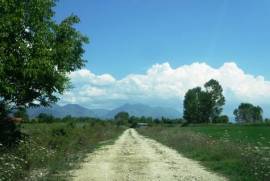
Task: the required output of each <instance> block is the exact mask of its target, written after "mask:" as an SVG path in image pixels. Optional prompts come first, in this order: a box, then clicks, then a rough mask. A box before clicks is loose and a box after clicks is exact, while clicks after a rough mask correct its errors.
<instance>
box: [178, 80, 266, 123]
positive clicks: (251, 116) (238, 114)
mask: <svg viewBox="0 0 270 181" xmlns="http://www.w3.org/2000/svg"><path fill="white" fill-rule="evenodd" d="M224 105H225V97H224V95H223V88H222V86H221V85H220V84H219V82H218V81H217V80H214V79H211V80H210V81H208V82H207V83H205V84H204V87H203V88H202V87H195V88H193V89H190V90H188V91H187V93H186V95H185V99H184V116H183V118H184V119H185V120H186V122H187V123H228V122H229V118H228V116H226V115H221V113H222V111H223V106H224ZM233 114H234V115H235V121H236V122H238V123H255V122H262V121H263V109H262V108H261V107H260V106H254V105H252V104H250V103H241V104H240V105H239V107H238V108H237V109H235V110H234V112H233Z"/></svg>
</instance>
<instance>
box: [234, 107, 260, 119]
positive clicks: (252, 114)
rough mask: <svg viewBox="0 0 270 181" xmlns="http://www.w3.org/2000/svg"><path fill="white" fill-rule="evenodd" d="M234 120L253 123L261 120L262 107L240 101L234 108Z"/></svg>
mask: <svg viewBox="0 0 270 181" xmlns="http://www.w3.org/2000/svg"><path fill="white" fill-rule="evenodd" d="M233 114H234V115H235V121H236V122H238V123H254V122H262V121H263V115H262V114H263V109H262V108H261V107H260V106H254V105H252V104H250V103H241V104H240V105H239V107H238V108H237V109H235V110H234V112H233Z"/></svg>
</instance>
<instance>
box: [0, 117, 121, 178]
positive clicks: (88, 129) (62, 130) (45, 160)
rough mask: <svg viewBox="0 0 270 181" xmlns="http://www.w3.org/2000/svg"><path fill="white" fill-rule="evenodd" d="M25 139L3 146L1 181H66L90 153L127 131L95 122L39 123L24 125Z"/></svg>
mask: <svg viewBox="0 0 270 181" xmlns="http://www.w3.org/2000/svg"><path fill="white" fill-rule="evenodd" d="M20 130H21V133H22V135H23V138H22V139H20V140H18V143H17V144H16V145H13V146H9V147H6V146H5V145H3V144H1V145H0V180H1V181H4V180H65V179H66V178H67V177H68V176H69V174H68V171H69V170H71V169H74V168H76V167H78V166H79V165H78V164H79V163H80V162H81V161H82V160H83V159H84V158H85V156H86V154H87V153H90V152H92V151H93V150H94V149H95V148H97V147H99V146H100V145H102V144H109V143H113V141H114V139H116V138H117V137H118V136H119V135H120V134H122V132H123V130H124V128H121V127H117V126H116V125H115V124H114V123H112V122H105V121H101V120H95V119H91V118H80V119H79V118H70V117H69V118H65V119H63V120H61V119H55V120H52V119H51V120H48V122H46V120H39V119H35V122H28V123H23V124H21V125H20Z"/></svg>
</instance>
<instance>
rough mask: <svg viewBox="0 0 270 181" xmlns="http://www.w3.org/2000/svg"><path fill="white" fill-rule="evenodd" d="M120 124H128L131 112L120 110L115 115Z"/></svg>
mask: <svg viewBox="0 0 270 181" xmlns="http://www.w3.org/2000/svg"><path fill="white" fill-rule="evenodd" d="M114 119H115V120H116V123H117V125H118V126H120V125H124V124H127V122H128V120H129V114H128V113H127V112H119V113H117V114H116V115H115V116H114Z"/></svg>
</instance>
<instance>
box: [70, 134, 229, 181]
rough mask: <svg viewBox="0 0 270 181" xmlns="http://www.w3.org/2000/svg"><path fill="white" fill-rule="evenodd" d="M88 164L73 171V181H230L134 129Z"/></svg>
mask: <svg viewBox="0 0 270 181" xmlns="http://www.w3.org/2000/svg"><path fill="white" fill-rule="evenodd" d="M85 161H86V162H84V163H82V167H81V169H78V170H75V171H73V172H72V175H73V176H74V177H73V178H72V179H73V180H80V181H91V180H95V181H151V180H152V181H158V180H161V181H163V180H164V181H174V180H198V181H202V180H205V181H219V180H226V179H225V178H224V177H221V176H218V175H216V174H214V173H210V172H209V171H206V170H205V169H204V168H203V167H202V166H201V165H199V164H198V163H197V162H195V161H193V160H190V159H187V158H185V157H183V156H181V155H180V154H179V153H177V152H176V151H174V150H172V149H170V148H168V147H166V146H164V145H162V144H160V143H158V142H156V141H154V140H151V139H148V138H145V137H143V136H141V135H139V134H138V133H137V132H136V131H135V130H134V129H128V130H126V131H125V132H124V133H123V135H121V136H120V138H119V139H118V140H117V141H116V142H115V144H113V145H108V146H104V147H102V148H101V149H98V150H97V151H95V152H94V153H92V154H90V155H89V157H88V158H87V159H86V160H85Z"/></svg>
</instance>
